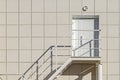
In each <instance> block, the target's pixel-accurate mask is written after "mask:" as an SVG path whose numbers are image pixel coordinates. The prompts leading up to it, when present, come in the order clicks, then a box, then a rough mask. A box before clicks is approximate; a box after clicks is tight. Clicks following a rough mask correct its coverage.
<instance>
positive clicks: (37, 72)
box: [36, 61, 38, 80]
mask: <svg viewBox="0 0 120 80" xmlns="http://www.w3.org/2000/svg"><path fill="white" fill-rule="evenodd" d="M36 80H38V61H37V62H36Z"/></svg>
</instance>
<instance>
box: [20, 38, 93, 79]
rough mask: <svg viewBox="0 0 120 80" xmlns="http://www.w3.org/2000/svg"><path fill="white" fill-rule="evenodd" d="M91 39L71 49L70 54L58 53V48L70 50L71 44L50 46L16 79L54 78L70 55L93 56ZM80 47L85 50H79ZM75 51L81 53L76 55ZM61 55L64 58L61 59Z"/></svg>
mask: <svg viewBox="0 0 120 80" xmlns="http://www.w3.org/2000/svg"><path fill="white" fill-rule="evenodd" d="M93 41H94V40H90V41H88V42H86V43H84V44H82V45H81V46H79V47H77V48H75V49H74V50H72V54H73V55H72V56H71V55H70V54H69V55H66V54H59V52H58V50H59V49H62V48H69V49H70V50H71V46H69V45H65V46H63V45H57V46H50V47H49V48H48V49H47V50H46V51H45V52H44V53H43V54H42V55H41V56H40V57H39V58H38V59H37V60H36V61H35V62H34V63H33V64H32V65H31V66H30V67H29V68H28V69H27V70H26V71H25V72H24V73H23V74H22V75H21V77H20V78H19V79H18V80H54V79H55V78H56V76H58V75H59V74H62V72H63V71H64V70H65V69H66V68H67V66H69V65H70V64H71V63H72V57H79V58H81V57H95V56H94V54H93V51H92V50H94V48H93V43H92V42H93ZM86 46H87V47H86ZM84 47H85V48H84ZM82 48H84V49H85V50H86V51H85V52H84V51H81V50H82ZM76 52H77V53H81V52H82V53H81V54H80V55H77V56H76ZM60 57H62V58H60ZM63 57H64V60H62V59H63Z"/></svg>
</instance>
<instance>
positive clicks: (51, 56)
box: [50, 47, 53, 72]
mask: <svg viewBox="0 0 120 80" xmlns="http://www.w3.org/2000/svg"><path fill="white" fill-rule="evenodd" d="M50 55H51V72H52V71H53V50H52V47H51V54H50Z"/></svg>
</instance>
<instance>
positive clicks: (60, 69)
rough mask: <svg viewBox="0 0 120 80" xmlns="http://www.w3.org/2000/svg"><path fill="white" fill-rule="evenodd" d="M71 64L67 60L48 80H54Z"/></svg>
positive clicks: (70, 60) (70, 61)
mask: <svg viewBox="0 0 120 80" xmlns="http://www.w3.org/2000/svg"><path fill="white" fill-rule="evenodd" d="M71 63H72V59H71V58H70V59H68V60H67V61H66V62H65V63H64V64H63V65H62V66H61V67H60V68H59V69H58V70H57V71H56V72H55V73H54V74H53V75H52V76H51V77H50V78H49V79H48V80H54V79H55V78H56V77H57V76H58V75H59V74H60V73H61V72H63V70H64V69H66V68H67V66H69V65H70V64H71Z"/></svg>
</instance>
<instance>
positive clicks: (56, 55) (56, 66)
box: [55, 45, 58, 71]
mask: <svg viewBox="0 0 120 80" xmlns="http://www.w3.org/2000/svg"><path fill="white" fill-rule="evenodd" d="M55 53H56V57H55V58H56V71H57V67H58V60H57V58H58V53H57V45H56V46H55Z"/></svg>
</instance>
